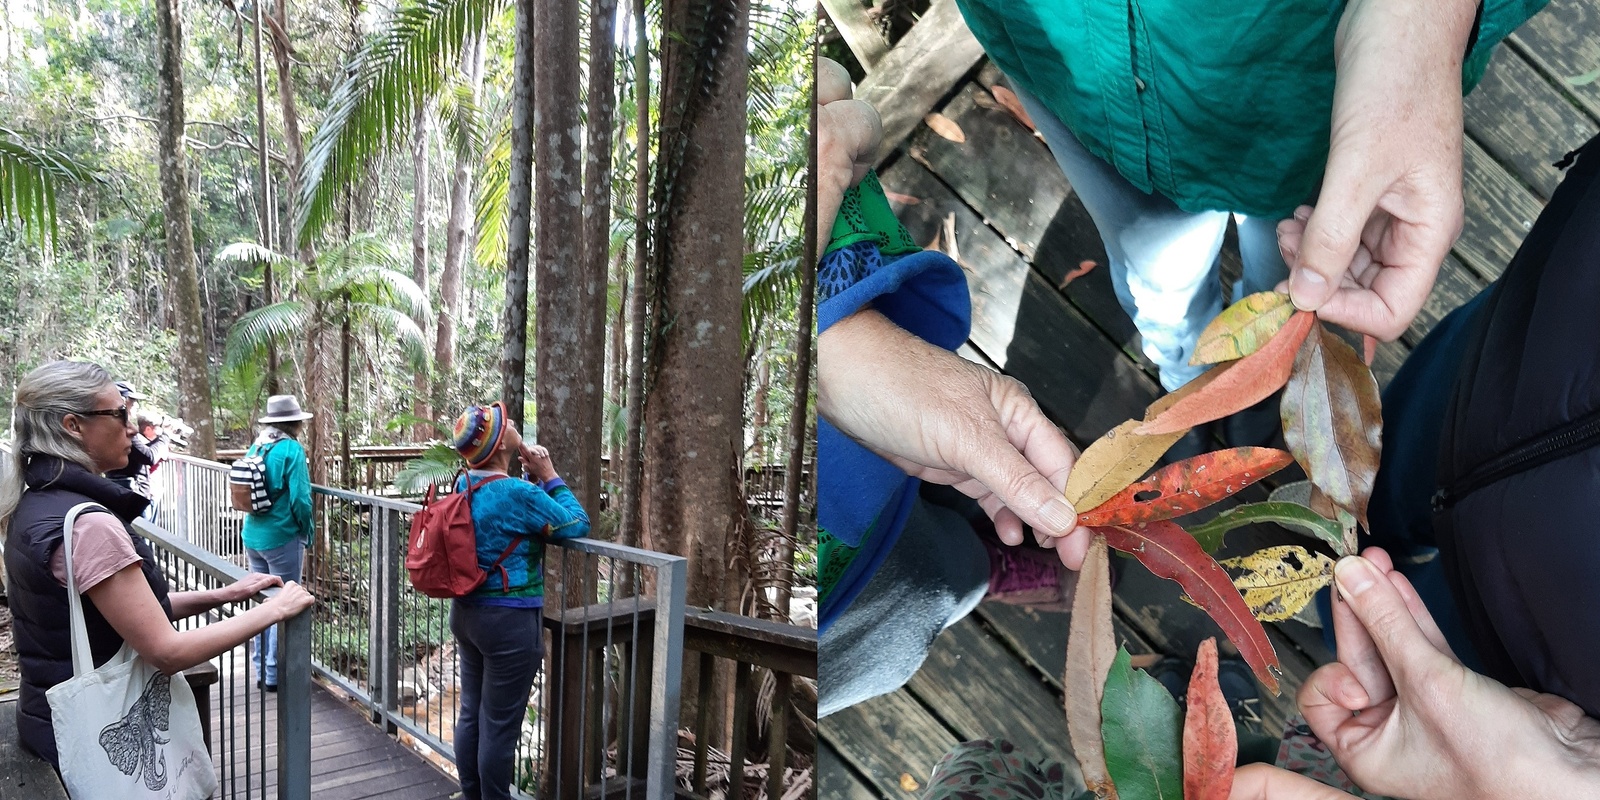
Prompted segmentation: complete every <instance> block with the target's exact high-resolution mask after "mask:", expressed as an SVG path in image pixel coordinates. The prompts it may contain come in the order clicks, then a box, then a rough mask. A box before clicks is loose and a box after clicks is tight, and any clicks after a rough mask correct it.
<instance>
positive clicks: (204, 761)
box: [46, 507, 217, 800]
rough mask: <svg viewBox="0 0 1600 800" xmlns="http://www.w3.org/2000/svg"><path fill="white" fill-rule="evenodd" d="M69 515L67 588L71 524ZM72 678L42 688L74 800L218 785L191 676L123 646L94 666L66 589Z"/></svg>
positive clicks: (167, 796) (146, 798) (173, 796)
mask: <svg viewBox="0 0 1600 800" xmlns="http://www.w3.org/2000/svg"><path fill="white" fill-rule="evenodd" d="M80 508H82V507H79V508H74V509H73V510H72V513H69V514H68V515H67V522H66V526H67V530H68V533H67V534H66V536H67V538H66V539H64V540H63V543H62V547H63V548H66V553H65V559H66V562H67V565H68V566H67V571H68V573H69V574H68V578H67V583H68V585H69V586H75V585H76V584H75V582H74V581H73V579H72V576H71V574H70V573H71V570H72V567H71V564H72V555H71V544H70V537H71V528H72V523H73V521H74V518H75V517H77V515H78V513H79V511H80ZM67 595H68V598H69V600H68V602H69V605H70V606H71V611H72V661H73V678H72V679H71V680H68V681H66V682H64V683H61V684H59V685H57V686H55V687H53V688H51V689H50V691H49V692H47V693H46V696H47V697H48V699H49V701H50V715H51V719H52V721H53V722H54V725H55V733H56V749H57V751H58V752H59V754H60V759H61V779H62V782H63V783H65V784H66V785H67V791H68V792H70V793H71V794H72V796H73V798H75V800H99V798H116V800H126V799H129V798H138V799H139V800H153V799H154V798H160V799H161V800H201V799H202V798H205V797H209V796H210V795H211V793H212V792H214V791H215V790H216V787H217V777H216V773H215V771H214V770H213V769H212V766H211V757H210V755H209V754H207V752H206V749H205V738H204V734H203V733H202V731H201V728H200V710H199V707H198V706H197V705H196V704H195V700H194V692H193V691H191V690H190V688H189V683H188V681H185V680H182V679H179V680H177V681H174V680H172V678H171V677H169V676H167V675H165V674H163V673H162V672H161V671H160V670H158V669H156V668H155V667H154V666H152V665H151V664H150V663H149V662H147V661H145V660H144V659H143V658H140V657H139V655H138V653H136V652H134V650H133V648H131V647H129V646H128V645H126V644H124V645H123V646H122V649H121V650H119V651H117V654H116V655H115V656H112V657H111V660H110V661H107V662H106V663H105V664H104V665H103V666H101V667H100V668H99V669H91V668H90V667H91V666H92V663H91V662H90V656H89V643H88V634H87V633H86V631H85V628H84V626H83V606H82V601H81V600H80V599H79V598H78V596H77V593H76V592H72V591H69V592H68V593H67Z"/></svg>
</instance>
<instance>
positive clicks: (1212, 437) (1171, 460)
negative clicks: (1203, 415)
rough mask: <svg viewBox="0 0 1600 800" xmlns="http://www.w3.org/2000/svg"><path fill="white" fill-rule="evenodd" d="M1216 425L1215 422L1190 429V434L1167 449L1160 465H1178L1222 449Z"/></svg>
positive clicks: (1204, 423) (1186, 434)
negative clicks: (1217, 436) (1218, 441)
mask: <svg viewBox="0 0 1600 800" xmlns="http://www.w3.org/2000/svg"><path fill="white" fill-rule="evenodd" d="M1216 424H1217V423H1215V422H1203V423H1201V424H1199V425H1196V426H1194V427H1193V428H1190V429H1189V432H1188V433H1185V434H1184V435H1183V437H1182V438H1180V439H1178V441H1176V442H1173V443H1172V446H1171V447H1169V448H1167V452H1166V453H1165V454H1164V455H1162V456H1161V461H1160V462H1158V463H1160V464H1162V465H1166V464H1176V463H1178V462H1179V461H1182V460H1184V459H1186V458H1194V457H1195V456H1198V455H1203V454H1205V453H1209V452H1211V451H1213V450H1220V449H1222V445H1220V444H1218V443H1217V438H1216V433H1215V431H1216V429H1215V427H1214V426H1215V425H1216Z"/></svg>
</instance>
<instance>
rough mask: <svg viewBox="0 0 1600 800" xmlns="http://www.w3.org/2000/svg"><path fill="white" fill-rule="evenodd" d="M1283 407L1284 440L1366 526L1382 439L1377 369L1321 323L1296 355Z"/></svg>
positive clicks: (1314, 479) (1321, 485)
mask: <svg viewBox="0 0 1600 800" xmlns="http://www.w3.org/2000/svg"><path fill="white" fill-rule="evenodd" d="M1281 412H1282V415H1283V438H1284V441H1285V442H1287V443H1288V445H1289V452H1291V453H1294V457H1295V460H1296V461H1298V462H1300V467H1301V468H1302V469H1304V470H1305V471H1306V477H1308V478H1310V479H1311V485H1312V486H1315V487H1316V488H1317V489H1318V490H1320V491H1321V492H1322V493H1323V494H1325V495H1327V497H1328V499H1329V500H1330V501H1332V503H1333V504H1334V505H1335V506H1337V507H1339V508H1342V509H1344V510H1345V511H1348V512H1350V514H1351V515H1352V516H1354V517H1355V518H1356V520H1357V521H1358V522H1360V523H1361V524H1362V525H1363V526H1365V525H1366V524H1367V503H1368V501H1370V500H1371V499H1372V486H1373V483H1374V481H1376V479H1377V475H1378V456H1379V453H1380V449H1381V447H1382V444H1383V441H1382V434H1383V412H1382V407H1381V404H1380V401H1379V397H1378V381H1377V380H1376V379H1374V378H1373V377H1372V370H1370V369H1368V368H1367V365H1365V364H1363V363H1361V357H1360V356H1359V355H1357V354H1356V351H1355V350H1354V349H1353V348H1351V347H1350V345H1348V344H1345V343H1344V340H1342V339H1340V338H1339V337H1338V336H1336V335H1334V334H1333V333H1332V332H1331V331H1329V330H1328V329H1327V328H1324V327H1322V325H1320V324H1319V325H1318V326H1317V329H1316V330H1315V331H1313V332H1312V334H1311V335H1309V336H1307V337H1306V339H1305V342H1304V344H1302V345H1301V346H1300V352H1299V353H1298V354H1297V355H1296V356H1295V361H1294V375H1293V376H1291V377H1290V378H1289V383H1288V385H1287V386H1286V387H1285V388H1284V392H1283V401H1282V406H1281Z"/></svg>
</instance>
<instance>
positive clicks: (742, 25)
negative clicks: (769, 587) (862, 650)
mask: <svg viewBox="0 0 1600 800" xmlns="http://www.w3.org/2000/svg"><path fill="white" fill-rule="evenodd" d="M749 14H750V6H749V0H711V1H710V2H687V0H677V2H673V1H672V0H669V2H668V3H667V5H666V8H665V23H666V24H665V33H664V35H663V37H662V45H661V49H662V64H663V66H662V95H661V109H662V121H661V131H662V133H661V140H660V145H659V146H660V152H661V154H662V161H661V162H660V163H659V164H658V165H657V169H656V182H655V195H656V196H655V203H654V206H655V209H656V210H657V213H658V215H659V216H658V217H657V218H656V228H655V230H656V232H657V236H656V238H655V250H654V253H653V255H654V261H655V269H656V275H655V280H656V286H655V293H654V294H655V302H656V310H655V314H654V326H655V327H654V330H653V331H652V333H651V335H652V339H653V342H654V343H653V345H652V347H651V358H650V362H649V367H648V372H649V376H650V380H651V386H650V390H649V396H648V399H647V400H646V402H645V409H644V416H645V426H646V430H647V431H648V436H647V438H646V441H645V451H644V453H645V457H644V464H645V466H644V483H643V486H644V491H643V492H642V497H643V503H642V506H643V524H642V526H641V528H640V530H641V531H642V532H643V534H644V542H645V546H646V547H648V548H650V549H652V550H659V551H663V552H668V553H675V554H677V555H681V556H685V557H686V558H688V602H689V604H690V605H693V606H700V607H712V608H721V609H724V610H728V611H735V612H737V611H739V610H740V608H739V607H740V590H739V587H740V586H742V585H743V582H742V580H741V576H742V575H744V574H746V573H747V572H748V568H749V565H748V563H747V562H746V561H745V559H743V558H736V559H729V558H728V555H729V554H730V553H739V554H742V553H744V552H745V547H746V546H745V539H746V536H745V534H746V532H747V529H748V524H747V522H746V515H745V508H744V501H743V487H742V481H741V478H742V469H741V468H740V463H741V459H740V454H741V453H740V451H741V450H742V447H741V438H742V434H743V429H744V413H743V412H744V376H743V375H741V374H740V373H741V370H738V369H732V368H730V367H731V365H735V364H739V363H740V356H741V355H742V349H741V343H740V341H739V339H740V331H741V325H740V305H741V301H742V296H741V292H740V285H741V266H742V263H743V256H744V152H745V132H746V112H745V104H746V88H747V83H748V78H749V75H748V67H747V65H748V61H749V57H748V53H747V51H746V39H747V28H748V24H749ZM730 561H732V562H734V563H730ZM685 667H686V668H685V670H684V687H683V698H684V707H685V708H691V709H692V708H696V707H697V705H698V704H699V703H706V704H708V705H711V708H712V722H711V730H709V731H698V733H699V734H700V735H702V736H714V737H715V738H714V739H713V740H712V742H713V744H717V743H720V742H724V741H725V740H726V736H725V732H726V729H727V722H728V719H729V717H730V715H729V714H728V709H727V706H728V702H727V701H728V698H729V696H730V694H731V683H732V682H731V680H730V675H729V674H728V673H727V671H725V670H723V671H719V672H721V674H719V675H718V676H717V677H716V679H715V681H714V683H713V694H712V698H715V699H714V700H713V699H712V698H706V697H700V696H699V693H698V691H696V690H695V688H694V687H697V686H698V681H699V676H698V673H699V670H698V669H692V668H689V667H688V665H685Z"/></svg>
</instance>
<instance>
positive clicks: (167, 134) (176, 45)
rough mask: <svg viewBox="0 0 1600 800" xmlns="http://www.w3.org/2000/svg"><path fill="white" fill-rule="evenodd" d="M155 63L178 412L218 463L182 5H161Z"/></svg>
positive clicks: (193, 445) (195, 448)
mask: <svg viewBox="0 0 1600 800" xmlns="http://www.w3.org/2000/svg"><path fill="white" fill-rule="evenodd" d="M156 61H157V64H158V70H157V71H158V73H159V81H158V83H159V85H158V88H157V93H156V106H157V114H156V118H157V119H158V120H159V122H158V124H157V125H156V130H157V135H158V139H159V142H158V147H159V153H160V165H159V170H158V172H159V173H160V183H161V211H162V216H163V217H164V222H163V225H164V229H165V233H166V240H167V243H166V257H167V277H168V280H169V281H170V282H171V286H172V295H173V298H174V304H173V310H174V311H175V312H176V313H175V314H174V317H175V322H176V323H177V325H176V327H177V329H178V394H179V397H178V408H179V413H181V414H182V415H183V418H184V420H185V421H187V422H188V423H189V424H190V425H192V426H194V435H193V436H192V437H191V438H190V449H191V451H192V452H194V453H195V454H196V455H198V456H201V457H202V458H214V457H215V456H216V451H217V446H216V432H215V431H214V430H213V428H212V421H211V370H210V358H209V355H210V351H211V348H210V345H209V342H208V341H207V337H206V335H205V321H204V319H203V317H202V310H201V307H200V281H199V279H198V277H197V276H196V269H195V258H194V228H193V227H192V225H191V221H190V209H189V178H188V174H189V169H188V163H187V161H186V160H185V157H184V152H183V126H184V113H183V18H182V11H181V7H180V5H179V3H178V0H156Z"/></svg>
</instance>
